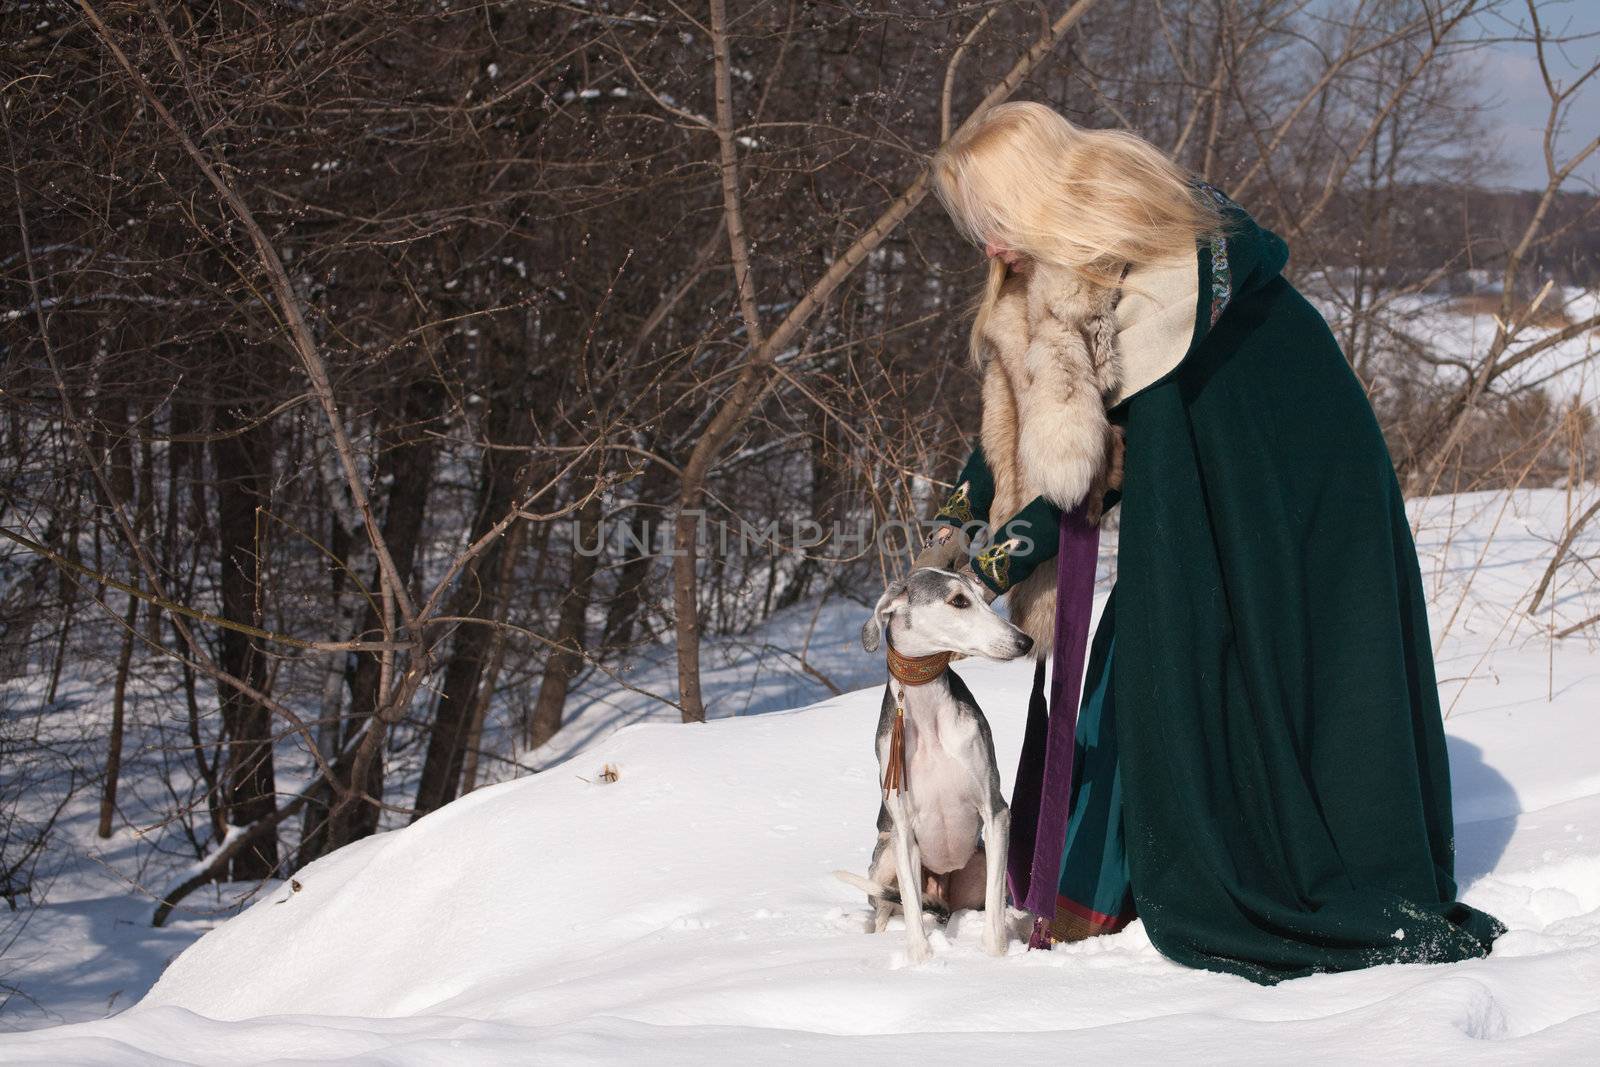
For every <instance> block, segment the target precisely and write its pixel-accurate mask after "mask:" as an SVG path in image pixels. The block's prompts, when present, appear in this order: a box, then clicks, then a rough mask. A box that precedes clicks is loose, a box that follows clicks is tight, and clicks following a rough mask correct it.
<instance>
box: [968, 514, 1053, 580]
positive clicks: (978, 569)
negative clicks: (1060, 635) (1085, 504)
mask: <svg viewBox="0 0 1600 1067" xmlns="http://www.w3.org/2000/svg"><path fill="white" fill-rule="evenodd" d="M1060 529H1061V509H1060V508H1058V507H1056V506H1055V505H1054V504H1052V503H1050V501H1048V500H1046V499H1045V498H1044V497H1042V496H1037V497H1034V498H1033V500H1032V501H1031V502H1030V503H1029V504H1028V506H1027V507H1025V508H1023V509H1022V510H1021V511H1019V512H1017V513H1016V515H1014V516H1012V518H1011V520H1010V521H1009V522H1007V523H1006V524H1005V525H1004V526H1003V527H1001V528H1000V529H999V530H996V531H994V535H993V536H992V537H991V538H990V542H989V545H988V547H986V548H985V549H984V550H983V551H981V552H979V553H978V554H977V555H976V556H974V557H973V560H972V569H973V572H974V573H976V574H977V575H978V578H979V580H980V581H982V582H983V584H984V585H987V586H988V587H989V588H990V589H993V590H994V591H995V592H996V593H1004V592H1005V591H1006V590H1007V589H1010V588H1011V587H1012V586H1014V585H1016V584H1018V583H1019V582H1021V581H1022V580H1023V579H1024V578H1026V577H1028V575H1030V574H1032V573H1033V569H1034V568H1035V567H1037V566H1038V565H1039V564H1041V563H1043V562H1044V561H1045V560H1048V559H1050V558H1052V557H1053V556H1054V555H1055V554H1056V550H1057V548H1058V547H1059V545H1060V541H1059V538H1060Z"/></svg>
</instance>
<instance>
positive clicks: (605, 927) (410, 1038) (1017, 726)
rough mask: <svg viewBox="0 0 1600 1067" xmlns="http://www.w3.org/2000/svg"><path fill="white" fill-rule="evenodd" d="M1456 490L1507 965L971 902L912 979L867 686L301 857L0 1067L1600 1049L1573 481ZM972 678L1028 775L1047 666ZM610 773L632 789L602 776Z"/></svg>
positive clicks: (1478, 745)
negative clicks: (1023, 919) (1268, 967)
mask: <svg viewBox="0 0 1600 1067" xmlns="http://www.w3.org/2000/svg"><path fill="white" fill-rule="evenodd" d="M1438 503H1439V502H1438V501H1435V502H1433V506H1438ZM1451 507H1460V508H1466V509H1468V511H1469V512H1470V513H1469V514H1467V515H1466V516H1465V517H1463V515H1461V514H1457V515H1454V516H1452V517H1451V519H1450V522H1449V530H1451V531H1453V533H1451V534H1450V535H1449V536H1448V538H1445V536H1444V534H1441V535H1440V536H1439V537H1438V538H1435V537H1434V536H1433V535H1432V534H1430V533H1429V531H1430V530H1431V529H1432V527H1431V526H1430V525H1429V521H1428V519H1427V516H1422V517H1421V522H1422V528H1421V531H1420V532H1419V541H1420V542H1421V544H1422V547H1423V549H1424V554H1425V563H1424V568H1425V571H1427V570H1428V569H1429V566H1430V563H1429V562H1428V557H1429V553H1431V554H1432V555H1431V559H1432V561H1433V563H1434V564H1436V565H1437V567H1438V570H1437V572H1436V573H1435V576H1434V578H1433V579H1432V580H1433V582H1434V586H1435V593H1436V596H1435V603H1434V610H1435V628H1436V634H1437V635H1439V636H1440V637H1441V638H1442V642H1443V643H1442V645H1441V651H1440V655H1439V658H1438V662H1439V677H1440V683H1441V696H1442V699H1443V701H1444V703H1445V706H1446V707H1447V708H1448V709H1449V717H1448V719H1447V721H1446V726H1447V729H1448V731H1449V733H1450V744H1451V757H1452V768H1453V773H1454V776H1455V781H1456V810H1457V817H1458V826H1457V842H1458V855H1459V863H1458V868H1459V875H1460V879H1461V883H1462V885H1463V887H1464V892H1463V896H1464V898H1465V899H1466V900H1467V901H1469V902H1471V903H1473V904H1475V905H1477V906H1479V907H1482V908H1484V909H1486V910H1488V911H1491V912H1493V913H1494V914H1496V915H1498V916H1499V917H1500V918H1502V919H1503V920H1505V921H1506V922H1507V923H1508V924H1509V926H1510V928H1511V930H1510V932H1509V933H1508V934H1507V935H1505V937H1504V938H1503V939H1502V940H1501V942H1500V943H1499V945H1498V946H1497V948H1496V951H1495V953H1494V955H1493V956H1492V957H1490V958H1489V959H1486V960H1476V961H1471V962H1467V963H1463V964H1457V965H1451V966H1395V967H1383V968H1377V969H1374V970H1369V971H1363V972H1356V973H1351V974H1341V975H1321V976H1315V977H1311V978H1305V979H1299V980H1296V981H1291V982H1288V983H1285V984H1283V985H1281V986H1278V987H1276V988H1272V989H1266V988H1261V987H1258V986H1254V985H1252V984H1250V983H1248V982H1246V981H1244V980H1243V979H1239V978H1233V977H1229V976H1224V975H1217V974H1209V973H1203V972H1197V971H1190V970H1186V969H1184V968H1181V967H1179V966H1177V965H1175V964H1172V963H1170V962H1168V961H1166V960H1165V959H1163V958H1162V957H1161V956H1160V954H1159V953H1157V952H1156V951H1155V949H1154V948H1153V947H1152V946H1151V945H1150V943H1149V941H1148V939H1147V938H1146V937H1145V936H1144V933H1143V930H1142V927H1141V926H1140V925H1139V924H1137V923H1136V924H1135V925H1134V926H1133V927H1131V928H1130V929H1129V930H1127V931H1125V932H1124V933H1122V934H1119V935H1116V936H1113V937H1105V938H1098V939H1095V940H1093V941H1090V942H1086V943H1083V944H1080V945H1075V946H1067V947H1063V948H1061V949H1058V950H1056V951H1055V952H1049V953H1043V952H1033V953H1029V952H1025V951H1024V950H1023V947H1022V946H1021V945H1020V944H1016V943H1014V944H1013V945H1012V949H1011V954H1010V955H1009V956H1007V957H1005V958H1003V959H993V958H989V957H987V956H985V955H984V954H983V952H982V951H981V948H980V946H979V936H980V923H979V922H978V921H977V919H978V916H977V915H976V914H974V913H961V914H958V915H957V916H955V917H954V918H953V919H952V921H951V923H950V926H949V927H948V928H946V929H944V930H943V931H942V932H940V933H937V934H935V935H934V937H933V940H934V951H935V958H934V959H933V960H932V961H931V962H930V963H928V964H926V965H923V966H920V967H908V966H906V965H905V960H904V957H903V954H902V951H901V946H902V944H903V940H902V937H901V935H900V933H899V932H898V931H896V930H895V929H893V928H892V929H891V932H890V933H889V934H888V935H885V936H873V935H870V934H867V933H865V932H864V929H863V924H864V922H865V920H866V918H867V909H866V906H865V902H864V900H863V898H862V897H861V895H860V894H859V893H858V892H856V891H853V890H851V889H850V888H848V887H847V886H844V885H842V884H841V883H839V882H838V881H837V880H835V879H834V878H833V876H832V875H831V874H830V872H831V871H832V870H833V869H834V868H836V867H845V868H850V869H854V870H865V866H866V862H867V858H868V855H869V853H870V850H871V846H872V843H873V835H874V829H873V819H874V816H875V814H876V810H877V798H878V794H877V787H876V782H875V770H876V766H875V763H874V760H873V756H872V751H871V737H872V731H873V726H874V723H875V719H876V714H877V706H878V691H877V690H876V689H875V688H872V689H865V690H861V691H858V692H854V693H849V694H846V695H844V696H841V697H838V698H835V699H832V700H828V701H824V702H822V703H820V704H816V705H813V706H811V707H808V708H804V709H801V710H796V711H790V712H784V713H776V714H768V715H760V716H752V717H747V718H736V719H728V720H722V721H718V722H713V723H710V724H707V725H703V726H694V727H685V726H678V725H665V724H654V723H645V724H641V725H635V726H631V727H628V728H627V729H624V730H622V731H620V732H617V733H615V734H612V735H611V736H610V737H609V738H607V739H605V740H603V741H601V742H600V743H598V744H597V745H596V746H594V747H592V748H590V749H588V750H586V751H584V752H582V753H580V754H579V755H578V756H576V757H575V758H573V759H572V760H569V761H568V762H566V763H564V764H561V765H559V766H556V767H554V768H551V769H549V770H547V771H545V772H543V773H541V774H538V775H535V776H533V777H530V778H525V779H522V780H519V781H515V782H508V783H504V784H501V785H498V786H494V787H491V788H487V789H483V790H480V791H478V792H476V793H473V794H471V795H470V796H468V797H466V798H464V799H462V800H459V801H457V802H456V803H454V804H451V805H449V806H448V807H446V808H444V809H442V810H440V811H438V812H436V813H434V814H432V815H429V816H428V817H427V818H424V819H422V820H421V821H419V822H418V823H417V824H415V825H414V826H411V827H408V828H406V829H404V830H400V831H396V832H392V833H388V834H384V835H380V836H378V837H374V838H371V839H368V840H366V841H364V842H361V843H359V844H357V845H355V846H353V847H350V848H346V849H344V850H341V851H340V852H337V853H335V854H333V855H331V856H328V857H325V858H324V859H322V860H320V861H318V862H317V863H315V864H312V865H311V866H309V867H307V868H305V869H304V870H303V871H300V872H298V873H297V874H296V876H295V879H294V882H293V883H285V884H284V885H283V886H281V887H280V888H278V889H277V890H276V891H275V892H274V893H272V894H271V895H270V896H269V897H267V898H265V899H262V900H261V901H260V902H258V903H257V904H255V905H254V906H253V907H251V908H250V909H249V910H247V911H246V912H244V913H243V914H242V915H240V916H238V917H237V918H235V919H233V920H231V921H229V922H227V923H225V924H224V925H222V926H221V927H219V928H218V929H216V930H215V931H213V932H212V933H210V934H208V935H207V936H205V937H204V938H203V939H201V940H200V941H199V942H198V943H196V944H195V945H194V946H193V947H192V948H190V949H189V950H188V951H187V952H185V953H184V954H183V955H182V956H180V957H179V958H178V959H177V960H176V961H175V962H174V963H173V964H172V965H171V966H170V967H169V968H168V969H167V971H166V973H165V974H164V975H163V976H162V978H161V980H160V981H159V982H158V983H157V985H156V986H155V988H154V989H153V990H151V992H150V993H149V995H148V996H146V997H145V999H144V1000H143V1001H142V1002H141V1003H140V1004H139V1005H138V1006H137V1007H135V1008H133V1009H132V1010H129V1011H127V1012H125V1013H123V1014H122V1015H120V1016H117V1017H115V1018H113V1019H109V1020H106V1021H102V1022H95V1023H85V1024H80V1025H77V1026H71V1027H60V1028H57V1029H54V1030H47V1031H38V1032H35V1033H30V1034H26V1035H20V1036H17V1037H13V1038H10V1039H8V1041H7V1043H6V1044H3V1045H0V1060H44V1061H50V1062H56V1063H63V1062H92V1063H99V1062H105V1063H110V1062H129V1061H130V1060H131V1061H140V1060H145V1061H158V1060H159V1061H164V1060H169V1059H177V1060H184V1061H196V1062H206V1061H213V1060H216V1059H221V1058H225V1059H227V1060H229V1061H232V1062H239V1061H255V1060H263V1059H280V1058H297V1059H298V1058H315V1059H323V1060H326V1059H336V1058H344V1057H357V1058H362V1057H370V1058H371V1059H373V1060H381V1061H382V1062H419V1061H426V1062H430V1063H433V1062H440V1063H443V1062H482V1061H484V1060H486V1059H493V1060H495V1061H497V1062H522V1061H529V1062H531V1061H535V1060H538V1061H541V1062H551V1061H563V1062H564V1061H570V1060H581V1061H585V1062H618V1063H621V1062H625V1061H627V1062H631V1061H634V1060H637V1059H638V1058H639V1057H640V1055H641V1054H643V1055H645V1056H646V1057H647V1058H648V1060H649V1061H651V1062H657V1063H676V1062H683V1063H691V1062H693V1063H703V1062H707V1061H716V1060H718V1059H721V1058H728V1059H732V1058H733V1057H735V1056H737V1057H738V1058H740V1059H742V1060H753V1061H754V1062H762V1063H766V1062H775V1063H782V1062H816V1061H819V1060H823V1059H827V1060H829V1061H832V1062H863V1061H865V1060H868V1059H874V1060H876V1059H879V1058H881V1057H884V1056H891V1057H894V1058H897V1059H899V1058H905V1057H910V1056H913V1055H928V1056H933V1055H938V1056H940V1057H941V1058H948V1057H950V1056H951V1055H955V1056H961V1055H974V1056H976V1055H984V1054H987V1055H991V1056H992V1055H996V1054H999V1055H1005V1056H1011V1057H1021V1058H1023V1059H1024V1060H1025V1061H1033V1060H1042V1059H1044V1058H1045V1057H1046V1056H1048V1057H1050V1058H1051V1059H1052V1060H1058V1059H1063V1058H1067V1057H1074V1056H1091V1057H1106V1058H1110V1057H1116V1058H1117V1059H1118V1060H1120V1061H1132V1062H1140V1061H1150V1060H1154V1059H1157V1058H1164V1059H1170V1058H1171V1056H1172V1055H1173V1054H1174V1053H1177V1054H1179V1055H1181V1056H1182V1057H1183V1058H1184V1059H1185V1060H1226V1061H1228V1062H1230V1063H1248V1062H1268V1061H1273V1062H1281V1061H1282V1059H1283V1058H1284V1057H1285V1055H1287V1054H1293V1055H1294V1056H1295V1057H1296V1058H1297V1059H1301V1060H1305V1061H1308V1062H1325V1061H1334V1060H1338V1061H1349V1060H1352V1059H1366V1058H1372V1059H1377V1058H1379V1057H1382V1058H1383V1059H1385V1060H1389V1061H1395V1062H1417V1061H1442V1060H1449V1061H1452V1062H1454V1061H1468V1062H1473V1061H1484V1062H1487V1061H1490V1060H1492V1061H1494V1062H1497V1063H1499V1062H1506V1061H1508V1060H1510V1061H1529V1062H1531V1061H1549V1060H1552V1059H1558V1058H1559V1059H1570V1058H1574V1057H1576V1056H1578V1055H1581V1054H1583V1053H1585V1052H1587V1053H1589V1054H1590V1055H1592V1054H1593V1053H1594V1052H1595V1051H1600V994H1597V993H1596V990H1597V989H1600V753H1597V748H1596V744H1595V741H1594V736H1595V734H1594V731H1595V719H1594V711H1595V708H1596V707H1597V706H1600V699H1597V698H1600V663H1597V657H1596V656H1595V654H1594V652H1593V651H1592V649H1591V648H1590V647H1589V646H1588V644H1587V643H1586V642H1584V641H1582V640H1580V639H1569V640H1566V641H1560V642H1556V643H1554V644H1551V643H1550V642H1549V641H1548V640H1547V639H1545V638H1542V637H1539V636H1538V634H1537V633H1536V632H1534V631H1530V630H1528V629H1527V626H1526V624H1525V623H1522V622H1517V621H1515V619H1514V615H1515V611H1514V607H1515V598H1516V597H1517V596H1520V595H1521V594H1522V593H1523V592H1525V591H1526V590H1527V589H1528V588H1529V587H1530V586H1531V584H1532V582H1533V581H1534V580H1536V579H1537V576H1538V574H1539V572H1540V570H1541V569H1542V562H1543V561H1544V560H1547V559H1548V552H1549V544H1550V531H1551V529H1552V527H1554V528H1557V529H1559V523H1560V521H1561V519H1560V510H1559V509H1560V507H1561V494H1559V493H1547V494H1534V495H1531V496H1526V495H1525V496H1524V498H1523V500H1522V503H1521V504H1520V505H1519V506H1518V507H1517V508H1516V509H1513V510H1511V511H1509V512H1506V511H1503V510H1500V511H1497V510H1496V508H1498V507H1499V505H1498V504H1494V503H1492V502H1490V501H1489V500H1488V498H1485V499H1484V500H1481V501H1477V502H1473V501H1470V500H1468V501H1466V502H1465V503H1462V502H1460V501H1458V502H1455V503H1452V504H1451ZM1474 508H1475V509H1476V511H1472V509H1474ZM1463 518H1465V525H1463ZM1491 524H1492V526H1493V528H1494V529H1495V530H1498V531H1499V532H1498V533H1496V534H1495V535H1494V536H1490V530H1491ZM1469 565H1470V571H1469V569H1468V568H1469ZM1573 610H1577V609H1576V608H1574V609H1573ZM833 639H836V640H839V641H844V640H848V639H850V638H848V637H846V635H843V634H840V635H837V636H836V638H833ZM958 669H959V670H960V672H961V673H962V675H963V677H964V678H965V679H966V680H967V682H968V684H969V685H971V686H972V688H973V690H974V692H975V693H977V694H978V695H979V698H980V700H981V701H982V702H983V704H984V706H985V709H986V711H987V712H988V714H989V716H990V719H991V721H992V723H993V726H994V733H995V741H996V747H997V749H998V751H999V753H1000V760H1001V766H1002V768H1003V770H1004V771H1005V773H1006V776H1007V778H1008V779H1009V775H1010V772H1011V771H1012V769H1013V768H1014V764H1015V757H1016V752H1017V749H1018V746H1019V745H1020V741H1021V738H1020V731H1021V727H1022V723H1023V718H1024V714H1023V713H1024V704H1025V699H1026V691H1027V684H1028V680H1029V668H1028V666H1027V664H1005V665H998V664H984V663H973V662H971V661H968V662H966V663H963V664H961V665H960V666H959V668H958ZM607 763H610V764H614V765H615V767H616V768H617V771H618V775H619V776H618V778H617V780H616V781H614V782H606V781H603V780H601V778H600V777H599V771H600V770H601V768H602V766H603V765H605V764H607ZM1007 785H1008V787H1009V781H1008V782H1007ZM296 886H298V888H296Z"/></svg>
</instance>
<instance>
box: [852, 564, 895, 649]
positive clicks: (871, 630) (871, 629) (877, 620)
mask: <svg viewBox="0 0 1600 1067" xmlns="http://www.w3.org/2000/svg"><path fill="white" fill-rule="evenodd" d="M905 599H906V580H905V579H904V578H902V579H900V580H899V581H897V582H890V583H889V588H887V589H885V590H884V591H883V595H882V596H881V597H879V598H878V606H877V607H875V608H873V609H872V617H871V618H869V619H868V620H867V621H866V623H865V624H864V625H863V626H862V627H861V647H862V648H864V649H866V650H867V651H868V652H876V651H878V639H879V637H880V636H881V635H882V632H883V626H884V623H885V622H887V621H888V618H889V616H890V615H892V614H893V613H894V609H895V608H897V607H899V606H900V605H901V604H903V603H904V602H905Z"/></svg>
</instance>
